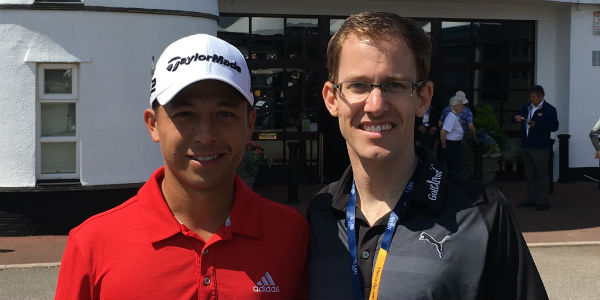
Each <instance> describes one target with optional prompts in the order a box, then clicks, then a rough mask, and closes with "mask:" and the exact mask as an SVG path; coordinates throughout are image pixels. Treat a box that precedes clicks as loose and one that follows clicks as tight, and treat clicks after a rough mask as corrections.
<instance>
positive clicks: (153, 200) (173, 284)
mask: <svg viewBox="0 0 600 300" xmlns="http://www.w3.org/2000/svg"><path fill="white" fill-rule="evenodd" d="M253 102H254V98H253V95H252V92H251V88H250V73H249V71H248V67H247V65H246V62H245V60H244V56H243V55H242V54H241V53H240V51H238V50H237V49H236V48H235V47H233V46H232V45H230V44H229V43H227V42H225V41H223V40H220V39H218V38H216V37H213V36H210V35H206V34H197V35H191V36H188V37H184V38H182V39H179V40H177V41H175V42H173V43H172V44H171V45H169V46H168V47H167V48H166V49H165V50H164V52H163V54H162V55H161V56H160V58H159V59H158V62H157V64H156V69H155V72H154V74H153V78H152V85H151V90H150V106H151V107H152V108H148V109H146V110H145V111H144V121H145V123H146V127H147V129H148V132H149V133H150V137H151V138H152V140H153V141H154V142H156V143H159V144H160V149H161V151H162V155H163V159H164V165H163V166H162V167H160V168H159V169H157V170H156V171H155V172H154V173H153V174H152V176H151V177H150V179H149V180H148V181H147V182H146V183H145V184H144V185H143V186H142V187H141V188H140V190H139V191H138V194H137V195H136V196H134V197H132V198H131V199H129V200H128V201H126V202H125V203H123V204H121V205H119V206H118V207H116V208H114V209H111V210H109V211H106V212H104V213H100V214H98V215H96V216H93V217H91V218H89V219H88V220H86V221H85V222H83V223H82V224H81V225H79V226H77V227H76V228H74V229H73V230H71V232H70V233H69V239H68V241H67V246H66V249H65V251H64V254H63V257H62V262H61V265H60V271H59V275H58V284H57V288H56V294H55V298H56V299H292V298H297V299H298V298H301V299H304V298H306V296H307V295H306V291H307V285H306V284H307V281H306V257H307V249H308V226H307V223H306V219H305V218H304V217H303V216H302V215H301V214H300V213H299V212H298V211H297V210H296V209H294V208H292V207H289V206H285V205H283V204H278V203H275V202H272V201H269V200H267V199H264V198H263V197H261V196H260V195H258V194H256V193H254V192H253V191H252V190H251V189H250V188H249V187H248V186H247V185H246V184H245V183H244V182H243V181H242V180H241V179H240V177H239V176H238V175H236V173H235V170H236V167H237V166H238V164H239V163H240V161H241V160H242V156H243V154H244V151H245V149H246V143H247V141H248V140H249V139H250V137H251V135H252V131H253V126H254V121H255V119H256V112H255V111H254V110H253V109H252V104H253Z"/></svg>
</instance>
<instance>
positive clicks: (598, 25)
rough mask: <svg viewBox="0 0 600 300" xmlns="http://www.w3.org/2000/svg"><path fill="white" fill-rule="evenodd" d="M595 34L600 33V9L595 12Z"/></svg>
mask: <svg viewBox="0 0 600 300" xmlns="http://www.w3.org/2000/svg"><path fill="white" fill-rule="evenodd" d="M594 34H598V35H600V11H595V12H594Z"/></svg>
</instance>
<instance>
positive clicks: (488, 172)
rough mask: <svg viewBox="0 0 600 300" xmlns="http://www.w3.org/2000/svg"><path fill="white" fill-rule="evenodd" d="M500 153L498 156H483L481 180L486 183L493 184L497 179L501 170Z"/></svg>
mask: <svg viewBox="0 0 600 300" xmlns="http://www.w3.org/2000/svg"><path fill="white" fill-rule="evenodd" d="M500 155H501V154H500V153H496V154H484V155H482V156H481V169H482V174H481V180H483V181H484V182H486V183H491V182H492V181H494V178H495V177H496V172H498V170H500V166H499V164H498V160H499V159H500Z"/></svg>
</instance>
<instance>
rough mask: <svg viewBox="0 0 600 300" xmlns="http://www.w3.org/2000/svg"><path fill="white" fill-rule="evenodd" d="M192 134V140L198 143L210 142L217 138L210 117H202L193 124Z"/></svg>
mask: <svg viewBox="0 0 600 300" xmlns="http://www.w3.org/2000/svg"><path fill="white" fill-rule="evenodd" d="M192 134H193V137H194V142H196V143H200V144H210V143H213V142H214V141H216V140H217V136H216V134H215V128H214V123H213V122H212V121H211V120H210V118H202V119H201V120H199V121H198V122H197V123H196V124H194V128H193V129H192Z"/></svg>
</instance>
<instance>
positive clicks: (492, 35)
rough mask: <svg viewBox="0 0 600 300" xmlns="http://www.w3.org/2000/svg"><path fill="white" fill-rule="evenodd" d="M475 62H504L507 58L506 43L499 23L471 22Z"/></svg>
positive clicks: (502, 27)
mask: <svg viewBox="0 0 600 300" xmlns="http://www.w3.org/2000/svg"><path fill="white" fill-rule="evenodd" d="M473 39H474V41H475V53H474V58H475V61H476V62H505V61H507V60H508V46H509V45H508V44H507V43H506V41H505V40H504V26H503V25H502V24H501V23H480V22H476V23H473Z"/></svg>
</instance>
